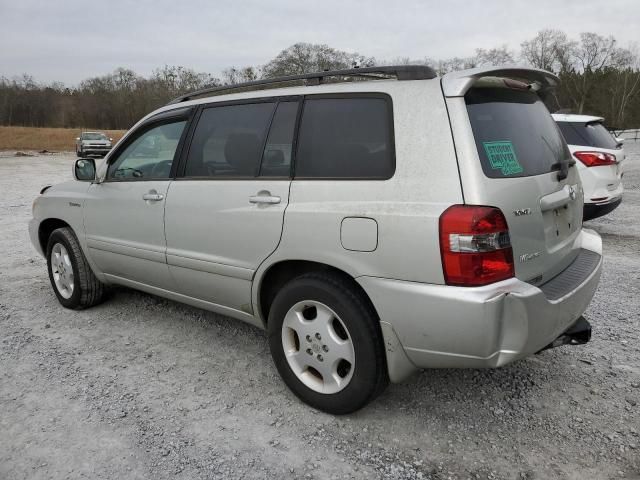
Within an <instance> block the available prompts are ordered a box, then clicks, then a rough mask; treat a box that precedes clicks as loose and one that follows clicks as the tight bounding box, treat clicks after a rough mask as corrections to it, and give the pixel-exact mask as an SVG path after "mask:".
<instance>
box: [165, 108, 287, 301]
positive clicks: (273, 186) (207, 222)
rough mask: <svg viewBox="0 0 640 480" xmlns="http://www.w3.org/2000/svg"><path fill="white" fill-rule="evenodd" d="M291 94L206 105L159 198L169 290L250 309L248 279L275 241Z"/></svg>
mask: <svg viewBox="0 0 640 480" xmlns="http://www.w3.org/2000/svg"><path fill="white" fill-rule="evenodd" d="M298 108H299V102H298V100H297V99H292V98H289V99H281V100H276V99H271V100H269V99H268V100H267V101H263V102H255V103H236V104H228V103H227V104H219V105H216V104H213V105H209V106H206V107H205V108H204V109H203V110H202V112H201V114H200V117H199V120H198V123H197V125H196V127H195V130H194V134H193V139H192V141H191V146H190V148H189V151H188V154H187V155H186V158H185V160H184V164H183V165H182V170H183V174H182V175H181V176H180V177H179V178H177V179H176V180H175V181H174V182H172V184H171V186H170V188H169V192H168V196H167V202H166V212H165V232H166V238H167V263H168V264H169V271H170V274H171V276H172V277H173V279H174V281H175V289H176V290H177V292H179V293H181V294H184V295H188V296H190V297H193V298H197V299H199V300H204V301H207V302H210V303H214V304H217V305H221V306H224V307H228V308H232V309H235V310H241V311H244V312H247V313H251V311H252V308H251V280H252V278H253V274H254V272H255V270H256V269H257V268H258V266H259V265H260V263H262V261H263V260H264V259H265V258H267V256H269V254H271V253H272V252H273V251H274V250H275V248H276V247H277V246H278V243H279V241H280V236H281V233H282V223H283V216H284V211H285V208H286V206H287V203H288V201H289V186H290V183H291V180H290V175H291V155H292V146H293V133H294V127H295V122H296V118H297V115H298Z"/></svg>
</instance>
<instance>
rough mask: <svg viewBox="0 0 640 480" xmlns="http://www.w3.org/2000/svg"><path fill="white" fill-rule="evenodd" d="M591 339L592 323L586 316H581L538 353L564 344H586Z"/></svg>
mask: <svg viewBox="0 0 640 480" xmlns="http://www.w3.org/2000/svg"><path fill="white" fill-rule="evenodd" d="M589 340H591V324H590V323H589V322H588V321H587V320H586V319H585V318H584V317H580V318H579V319H578V320H576V322H575V323H574V324H573V325H571V326H570V327H569V328H568V329H567V330H566V331H565V332H564V333H563V334H562V335H560V336H559V337H558V338H556V339H555V340H554V341H553V342H551V343H550V344H549V345H547V346H546V347H544V348H543V349H542V350H540V351H539V352H537V353H540V352H542V351H544V350H548V349H550V348H555V347H560V346H562V345H584V344H585V343H587V342H588V341H589Z"/></svg>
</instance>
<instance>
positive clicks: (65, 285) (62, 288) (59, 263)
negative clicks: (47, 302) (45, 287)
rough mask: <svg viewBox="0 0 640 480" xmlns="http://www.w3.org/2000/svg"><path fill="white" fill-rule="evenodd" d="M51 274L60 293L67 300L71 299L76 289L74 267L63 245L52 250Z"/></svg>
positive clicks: (55, 246)
mask: <svg viewBox="0 0 640 480" xmlns="http://www.w3.org/2000/svg"><path fill="white" fill-rule="evenodd" d="M51 274H52V275H53V283H54V284H55V286H56V290H58V293H59V294H60V295H61V296H62V297H63V298H65V299H69V298H71V295H73V289H74V284H75V282H74V279H73V266H72V265H71V258H70V257H69V252H68V251H67V249H66V248H65V246H64V245H62V244H61V243H56V244H55V245H54V246H53V248H52V249H51Z"/></svg>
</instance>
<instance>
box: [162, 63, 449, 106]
mask: <svg viewBox="0 0 640 480" xmlns="http://www.w3.org/2000/svg"><path fill="white" fill-rule="evenodd" d="M436 76H437V75H436V72H435V70H433V68H431V67H429V66H427V65H399V66H388V67H386V66H385V67H363V68H358V67H356V68H349V69H347V70H328V71H325V72H315V73H305V74H302V75H289V76H287V77H278V78H269V79H264V80H254V81H251V82H244V83H236V84H235V85H224V86H221V87H211V88H204V89H202V90H196V91H195V92H191V93H187V94H185V95H181V96H179V97H177V98H174V99H173V100H171V101H170V102H169V103H168V104H167V105H172V104H175V103H180V102H186V101H188V100H192V99H193V98H194V97H201V96H203V95H209V94H218V93H220V92H225V91H231V90H238V89H243V90H244V91H251V90H260V87H263V86H267V85H277V84H279V83H287V82H295V81H300V80H306V83H307V85H320V84H321V83H323V80H324V79H325V78H328V77H360V78H368V79H385V78H389V77H396V79H398V80H429V79H432V78H435V77H436ZM254 87H255V88H254Z"/></svg>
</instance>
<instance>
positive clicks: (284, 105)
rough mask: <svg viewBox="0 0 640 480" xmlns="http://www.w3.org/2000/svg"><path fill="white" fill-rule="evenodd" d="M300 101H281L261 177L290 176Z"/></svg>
mask: <svg viewBox="0 0 640 480" xmlns="http://www.w3.org/2000/svg"><path fill="white" fill-rule="evenodd" d="M298 105H299V104H298V102H280V103H278V108H277V109H276V113H275V115H274V117H273V121H272V122H271V128H270V130H269V136H268V137H267V143H266V145H265V147H264V152H263V154H262V166H261V168H260V176H261V177H289V175H290V174H291V156H292V155H291V154H292V149H293V133H294V129H295V125H296V117H297V115H298Z"/></svg>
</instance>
